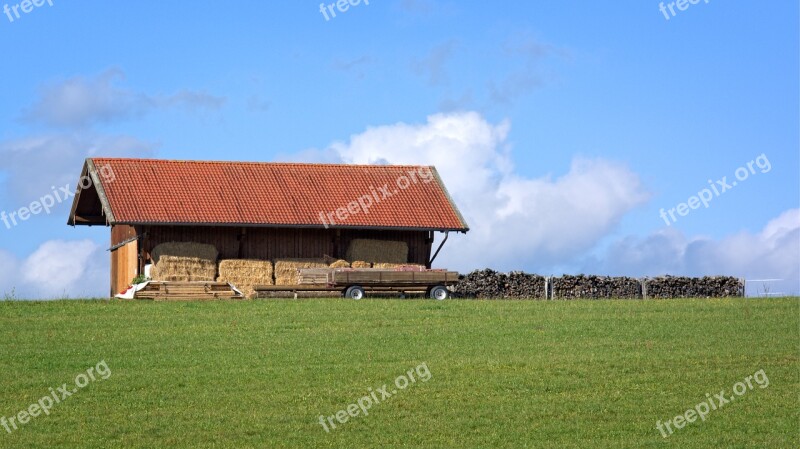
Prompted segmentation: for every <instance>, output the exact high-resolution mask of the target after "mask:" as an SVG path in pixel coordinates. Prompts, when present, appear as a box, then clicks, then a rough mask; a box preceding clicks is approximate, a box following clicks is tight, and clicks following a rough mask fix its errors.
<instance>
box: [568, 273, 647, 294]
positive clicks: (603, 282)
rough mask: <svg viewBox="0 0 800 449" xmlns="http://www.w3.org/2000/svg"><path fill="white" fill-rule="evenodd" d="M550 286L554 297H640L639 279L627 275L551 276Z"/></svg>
mask: <svg viewBox="0 0 800 449" xmlns="http://www.w3.org/2000/svg"><path fill="white" fill-rule="evenodd" d="M552 288H553V290H552V292H553V294H552V296H553V297H554V298H556V299H571V298H589V299H601V298H624V299H637V298H641V297H642V287H641V284H640V283H639V280H638V279H634V278H629V277H609V276H584V275H582V274H580V275H578V276H570V275H564V276H561V277H559V278H553V287H552Z"/></svg>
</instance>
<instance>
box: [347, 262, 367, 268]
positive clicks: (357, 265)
mask: <svg viewBox="0 0 800 449" xmlns="http://www.w3.org/2000/svg"><path fill="white" fill-rule="evenodd" d="M350 266H351V267H353V268H372V264H371V263H369V262H364V261H363V260H357V261H355V262H353V263H351V264H350Z"/></svg>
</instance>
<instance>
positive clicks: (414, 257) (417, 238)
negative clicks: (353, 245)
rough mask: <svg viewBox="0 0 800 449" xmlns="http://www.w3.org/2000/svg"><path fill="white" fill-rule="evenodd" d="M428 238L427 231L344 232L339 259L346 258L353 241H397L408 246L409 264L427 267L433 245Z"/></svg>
mask: <svg viewBox="0 0 800 449" xmlns="http://www.w3.org/2000/svg"><path fill="white" fill-rule="evenodd" d="M427 236H428V232H426V231H367V230H342V233H341V243H340V245H339V249H340V253H339V256H338V257H341V258H344V256H345V253H346V252H347V247H348V246H349V245H350V241H352V240H353V239H375V240H395V241H400V242H406V243H407V244H408V262H409V263H416V264H420V265H426V264H427V263H428V259H429V258H430V255H431V243H430V242H428V240H426V237H427Z"/></svg>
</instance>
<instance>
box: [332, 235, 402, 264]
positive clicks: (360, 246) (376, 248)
mask: <svg viewBox="0 0 800 449" xmlns="http://www.w3.org/2000/svg"><path fill="white" fill-rule="evenodd" d="M346 258H347V260H349V261H366V262H371V263H389V264H405V263H406V262H408V244H407V243H406V242H396V241H389V240H372V239H353V241H351V242H350V246H348V247H347V256H346ZM354 268H355V267H354ZM361 268H367V267H361Z"/></svg>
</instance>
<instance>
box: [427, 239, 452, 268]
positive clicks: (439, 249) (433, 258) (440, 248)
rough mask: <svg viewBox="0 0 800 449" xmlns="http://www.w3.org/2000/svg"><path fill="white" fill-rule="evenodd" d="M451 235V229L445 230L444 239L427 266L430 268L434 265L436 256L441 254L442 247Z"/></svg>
mask: <svg viewBox="0 0 800 449" xmlns="http://www.w3.org/2000/svg"><path fill="white" fill-rule="evenodd" d="M449 236H450V231H444V239H443V240H442V243H440V244H439V247H438V248H436V252H435V253H433V257H431V260H429V261H428V264H427V268H430V267H431V266H432V265H433V261H434V260H436V256H438V255H439V251H441V250H442V247H443V246H444V243H445V242H446V241H447V237H449Z"/></svg>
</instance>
